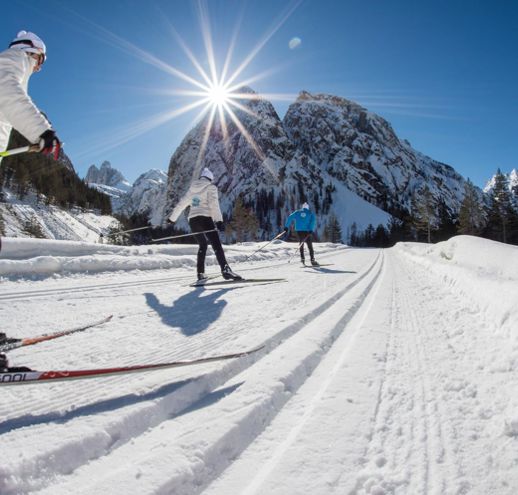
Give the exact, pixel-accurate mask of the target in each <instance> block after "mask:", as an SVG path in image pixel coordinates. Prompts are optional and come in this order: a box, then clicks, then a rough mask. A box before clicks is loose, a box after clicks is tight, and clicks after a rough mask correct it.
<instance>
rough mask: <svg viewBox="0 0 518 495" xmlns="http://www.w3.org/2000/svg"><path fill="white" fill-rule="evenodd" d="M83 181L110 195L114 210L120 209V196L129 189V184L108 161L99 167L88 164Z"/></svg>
mask: <svg viewBox="0 0 518 495" xmlns="http://www.w3.org/2000/svg"><path fill="white" fill-rule="evenodd" d="M85 181H86V183H87V184H88V185H89V186H90V187H93V188H94V189H97V190H98V191H101V192H102V193H104V194H106V195H107V196H109V197H110V199H111V202H112V208H113V211H114V212H118V210H119V209H120V199H121V197H122V196H123V195H124V194H126V193H127V192H128V191H130V190H131V184H130V183H129V182H128V181H127V180H126V179H125V178H124V176H123V175H122V174H121V173H120V172H119V171H118V170H117V169H115V168H113V167H112V165H111V163H110V162H109V161H104V162H103V163H102V164H101V167H100V168H97V167H96V166H95V165H90V167H89V168H88V171H87V173H86V177H85Z"/></svg>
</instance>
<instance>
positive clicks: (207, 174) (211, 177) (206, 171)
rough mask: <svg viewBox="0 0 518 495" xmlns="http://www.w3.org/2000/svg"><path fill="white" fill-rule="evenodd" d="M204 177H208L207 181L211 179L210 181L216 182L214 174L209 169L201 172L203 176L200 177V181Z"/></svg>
mask: <svg viewBox="0 0 518 495" xmlns="http://www.w3.org/2000/svg"><path fill="white" fill-rule="evenodd" d="M202 177H207V179H209V180H210V181H213V180H214V174H213V173H212V172H211V171H210V170H209V169H208V168H207V167H205V168H204V169H203V170H202V171H201V175H200V179H201V178H202Z"/></svg>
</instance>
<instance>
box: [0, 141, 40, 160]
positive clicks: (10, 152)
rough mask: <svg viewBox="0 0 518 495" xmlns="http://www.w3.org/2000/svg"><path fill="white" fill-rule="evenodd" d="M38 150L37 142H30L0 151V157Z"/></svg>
mask: <svg viewBox="0 0 518 495" xmlns="http://www.w3.org/2000/svg"><path fill="white" fill-rule="evenodd" d="M39 150H40V145H39V144H30V145H29V146H22V147H21V148H12V149H10V150H5V151H0V157H4V156H12V155H19V154H20V153H34V152H36V151H39Z"/></svg>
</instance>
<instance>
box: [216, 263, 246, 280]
mask: <svg viewBox="0 0 518 495" xmlns="http://www.w3.org/2000/svg"><path fill="white" fill-rule="evenodd" d="M221 275H223V278H224V279H225V280H243V277H242V276H241V275H238V274H237V273H234V272H233V271H232V270H231V269H230V267H229V266H228V265H225V266H224V267H223V270H221Z"/></svg>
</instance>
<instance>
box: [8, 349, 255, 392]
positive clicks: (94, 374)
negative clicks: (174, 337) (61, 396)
mask: <svg viewBox="0 0 518 495" xmlns="http://www.w3.org/2000/svg"><path fill="white" fill-rule="evenodd" d="M260 349H262V347H258V348H256V349H251V350H248V351H242V352H235V353H231V354H221V355H217V356H208V357H203V358H197V359H186V360H180V361H172V362H170V363H155V364H139V365H134V366H118V367H113V368H98V369H89V370H61V371H35V370H29V369H28V370H19V371H6V372H1V371H0V386H2V385H24V384H25V385H27V384H36V383H38V384H41V383H48V382H53V383H54V382H63V381H69V380H80V379H86V378H102V377H106V376H113V375H123V374H128V373H143V372H145V371H153V370H161V369H167V368H180V367H183V366H194V365H197V364H206V363H212V362H215V361H225V360H228V359H237V358H241V357H244V356H248V355H250V354H253V353H254V352H257V351H258V350H260Z"/></svg>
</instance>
